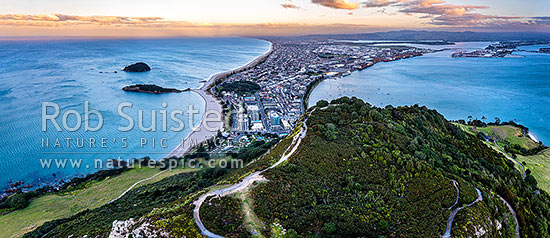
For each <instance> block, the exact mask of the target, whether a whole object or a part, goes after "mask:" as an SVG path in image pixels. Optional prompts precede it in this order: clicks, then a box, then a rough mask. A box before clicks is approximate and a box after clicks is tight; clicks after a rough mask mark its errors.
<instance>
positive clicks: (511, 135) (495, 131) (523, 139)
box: [471, 125, 538, 149]
mask: <svg viewBox="0 0 550 238" xmlns="http://www.w3.org/2000/svg"><path fill="white" fill-rule="evenodd" d="M471 129H472V130H473V128H471ZM476 129H477V130H479V131H483V132H485V133H487V134H488V135H489V136H497V137H501V138H502V137H504V138H503V139H504V140H505V141H508V142H509V143H510V144H517V145H520V146H521V147H523V148H526V149H533V148H536V147H537V146H538V144H537V143H535V142H534V141H533V140H531V138H529V136H527V135H525V134H523V131H522V130H521V129H519V128H517V127H514V126H508V125H507V126H488V127H478V128H476Z"/></svg>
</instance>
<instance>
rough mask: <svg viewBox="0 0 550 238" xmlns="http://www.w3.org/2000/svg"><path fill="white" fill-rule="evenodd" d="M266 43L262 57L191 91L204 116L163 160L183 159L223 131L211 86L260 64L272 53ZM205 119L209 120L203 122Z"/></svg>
mask: <svg viewBox="0 0 550 238" xmlns="http://www.w3.org/2000/svg"><path fill="white" fill-rule="evenodd" d="M267 42H269V50H268V51H266V52H265V53H263V54H262V55H260V56H258V57H256V58H254V59H253V60H252V61H250V62H248V63H247V64H245V65H243V66H240V67H237V68H235V69H231V70H228V71H224V72H220V73H216V74H214V75H212V76H210V78H209V79H208V80H207V81H206V82H204V83H202V85H201V86H199V87H198V88H196V89H191V91H192V92H194V93H196V94H198V95H199V96H201V97H202V99H203V100H204V114H203V115H202V118H201V120H200V123H199V126H198V127H197V128H195V129H194V130H192V131H191V133H189V134H188V135H187V136H186V137H185V138H184V139H183V141H182V142H181V143H180V144H179V145H178V146H177V147H176V148H174V149H173V150H172V151H171V152H170V153H168V154H167V155H166V156H165V157H164V158H171V157H178V158H179V157H183V156H184V155H185V154H186V153H188V152H189V151H191V150H192V149H193V148H195V147H196V146H198V145H200V144H202V143H204V142H205V141H207V140H209V139H211V138H213V137H214V136H216V134H217V133H218V131H223V128H224V117H225V115H224V114H223V107H222V104H221V102H220V100H219V99H218V98H217V97H216V96H215V95H214V94H213V93H212V91H211V90H212V86H213V85H215V83H216V82H217V81H218V80H220V79H224V78H227V77H229V76H231V75H233V74H236V73H240V72H242V71H245V70H247V69H249V68H252V67H255V66H256V65H258V64H260V63H262V62H263V61H264V60H265V59H267V57H269V55H271V53H272V52H273V43H272V42H270V41H267ZM212 111H215V112H217V113H219V115H221V118H218V117H217V115H212V113H209V112H212ZM210 115H212V116H210ZM206 119H209V120H208V121H207V122H205V121H206ZM205 124H206V125H208V127H210V128H216V129H217V130H215V131H209V130H207V129H206V128H205Z"/></svg>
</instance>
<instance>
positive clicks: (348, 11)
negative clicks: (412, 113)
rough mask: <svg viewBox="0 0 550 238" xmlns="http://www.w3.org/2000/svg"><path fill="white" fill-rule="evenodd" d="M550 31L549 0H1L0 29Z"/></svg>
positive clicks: (99, 32) (123, 32)
mask: <svg viewBox="0 0 550 238" xmlns="http://www.w3.org/2000/svg"><path fill="white" fill-rule="evenodd" d="M402 29H423V30H451V31H462V30H474V31H541V32H550V0H201V1H197V0H155V1H151V0H131V1H130V0H2V4H1V5H0V36H151V37H154V36H161V37H162V36H223V35H241V36H250V35H254V36H262V35H304V34H320V33H358V32H375V31H388V30H402Z"/></svg>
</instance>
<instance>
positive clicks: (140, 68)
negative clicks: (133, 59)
mask: <svg viewBox="0 0 550 238" xmlns="http://www.w3.org/2000/svg"><path fill="white" fill-rule="evenodd" d="M122 71H124V72H147V71H151V67H149V65H147V64H146V63H143V62H138V63H135V64H131V65H128V66H126V67H124V69H122Z"/></svg>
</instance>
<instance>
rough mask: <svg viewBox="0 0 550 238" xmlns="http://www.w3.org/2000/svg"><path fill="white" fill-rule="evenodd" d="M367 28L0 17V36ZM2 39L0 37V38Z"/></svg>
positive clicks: (361, 28)
mask: <svg viewBox="0 0 550 238" xmlns="http://www.w3.org/2000/svg"><path fill="white" fill-rule="evenodd" d="M383 29H387V28H381V27H379V28H376V27H373V26H371V25H366V24H302V23H279V22H265V23H258V24H230V23H195V22H187V21H171V20H166V19H163V18H160V17H124V16H77V15H65V14H43V15H24V14H4V15H0V36H23V37H26V36H33V37H34V36H36V37H38V36H64V37H65V36H77V37H80V36H100V37H121V36H124V37H126V36H129V37H169V36H235V35H237V36H260V35H261V36H268V35H273V36H281V35H307V34H341V33H359V32H365V31H366V30H370V31H375V30H376V31H380V30H383ZM0 38H1V37H0Z"/></svg>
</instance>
